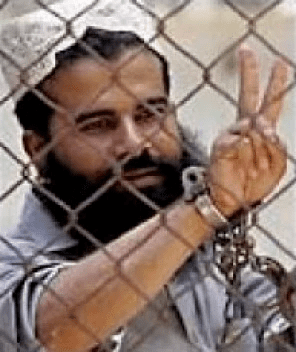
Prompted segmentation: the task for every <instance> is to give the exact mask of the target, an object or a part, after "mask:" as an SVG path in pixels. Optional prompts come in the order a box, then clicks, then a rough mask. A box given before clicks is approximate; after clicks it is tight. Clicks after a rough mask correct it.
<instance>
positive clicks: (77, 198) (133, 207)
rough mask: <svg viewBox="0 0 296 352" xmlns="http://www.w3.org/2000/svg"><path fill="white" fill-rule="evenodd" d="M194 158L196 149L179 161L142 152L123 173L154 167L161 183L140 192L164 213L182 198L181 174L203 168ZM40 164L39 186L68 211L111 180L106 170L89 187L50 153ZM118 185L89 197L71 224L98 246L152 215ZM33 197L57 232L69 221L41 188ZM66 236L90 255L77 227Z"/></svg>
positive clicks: (139, 200)
mask: <svg viewBox="0 0 296 352" xmlns="http://www.w3.org/2000/svg"><path fill="white" fill-rule="evenodd" d="M195 150H196V147H195ZM196 155H199V156H200V155H201V152H200V150H198V153H196V154H195V156H193V155H191V154H190V153H188V152H187V151H185V150H184V151H183V155H182V158H181V159H180V160H168V159H165V160H164V159H161V160H160V159H159V160H156V159H152V158H151V157H150V156H149V154H148V152H146V151H144V152H143V154H142V155H140V156H139V157H137V158H133V159H131V160H130V161H129V162H128V163H127V164H126V165H125V166H124V169H125V170H129V169H133V168H137V167H139V168H140V167H149V166H157V167H158V169H159V171H160V172H161V174H162V175H163V176H164V180H165V181H164V182H163V183H162V184H161V185H160V186H157V187H147V188H146V189H142V190H141V193H142V194H143V195H144V196H146V197H147V198H149V200H151V201H152V202H153V203H154V204H155V205H156V206H157V207H159V208H164V207H166V206H168V205H169V204H171V203H172V202H174V201H175V200H177V199H178V198H179V197H181V195H182V193H183V187H182V182H181V174H182V170H183V169H184V168H185V167H188V166H189V165H197V164H199V165H200V164H203V163H204V160H201V159H202V158H200V157H196ZM45 165H46V166H45V167H44V168H43V169H42V170H41V175H42V177H43V178H45V179H46V180H47V183H46V184H45V185H44V187H45V188H46V189H47V190H48V191H50V192H51V193H53V194H54V195H55V196H56V197H58V198H59V199H61V200H62V201H63V202H64V203H66V204H67V205H68V206H70V207H71V209H75V208H76V207H77V206H79V204H81V202H84V201H85V200H87V199H90V197H92V196H93V194H94V193H95V192H99V190H100V188H101V187H102V186H103V185H104V184H106V182H107V181H108V180H109V179H110V177H112V170H109V171H107V172H106V174H105V176H104V178H103V179H102V178H101V179H100V180H99V181H98V182H95V183H92V182H90V181H89V180H88V179H87V178H86V177H85V176H82V175H76V174H73V172H72V171H71V170H70V169H69V168H68V167H66V166H65V165H63V164H62V163H61V162H60V161H59V160H58V159H57V158H56V156H55V154H54V152H49V153H48V155H47V160H46V163H45ZM118 186H119V185H118V184H115V185H114V186H112V187H111V188H109V189H108V190H107V191H106V192H105V193H103V194H100V195H98V196H97V197H94V199H92V201H91V202H89V205H88V206H86V207H85V208H83V209H82V210H80V211H79V216H78V220H77V224H78V225H79V226H80V227H82V228H83V229H85V230H86V231H87V232H88V233H89V234H91V236H93V237H94V238H95V239H97V240H99V241H100V242H101V243H103V244H106V243H108V242H110V241H112V240H114V239H116V238H118V237H119V236H120V235H121V234H122V233H124V232H126V231H128V230H130V229H131V228H133V227H135V226H137V225H138V224H140V223H141V222H143V221H145V220H147V219H149V218H150V217H152V216H153V215H154V214H155V213H156V211H155V209H153V208H151V206H149V205H148V204H146V203H145V202H143V200H141V199H139V198H138V197H137V196H136V195H135V194H133V193H132V192H130V191H128V190H126V189H124V188H123V187H122V186H121V187H119V188H118ZM33 192H34V193H35V194H36V195H37V197H38V198H39V199H40V200H41V202H42V203H43V205H44V206H45V208H46V209H47V211H49V212H50V214H51V215H52V216H53V217H54V219H55V221H57V222H58V223H59V225H60V226H62V227H63V226H65V225H67V224H68V222H69V218H70V217H69V214H68V212H67V211H66V210H65V209H63V208H62V207H60V206H59V205H58V204H57V203H56V202H54V201H53V200H52V199H50V198H48V197H47V196H45V195H44V193H43V192H42V189H39V188H38V187H35V188H34V189H33ZM69 233H70V234H71V236H73V237H75V238H76V239H79V245H80V249H81V250H82V251H83V253H85V252H91V251H92V250H94V249H95V248H96V246H95V245H94V243H92V241H90V240H89V239H86V237H85V236H84V235H83V234H82V233H81V232H80V231H79V230H77V226H73V227H72V228H71V229H70V231H69Z"/></svg>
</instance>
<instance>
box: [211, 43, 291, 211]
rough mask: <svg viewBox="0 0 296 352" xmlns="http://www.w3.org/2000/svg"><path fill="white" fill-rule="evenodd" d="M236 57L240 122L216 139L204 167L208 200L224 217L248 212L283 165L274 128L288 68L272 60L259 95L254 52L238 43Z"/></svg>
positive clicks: (283, 156)
mask: <svg viewBox="0 0 296 352" xmlns="http://www.w3.org/2000/svg"><path fill="white" fill-rule="evenodd" d="M239 60H240V73H241V90H240V99H239V120H238V122H237V123H236V124H235V125H234V126H232V127H231V128H230V129H228V130H227V131H226V132H225V133H223V134H222V135H221V136H220V137H218V139H217V140H216V141H215V143H214V145H213V149H212V153H211V163H210V167H209V170H208V185H209V188H210V194H211V197H212V200H213V202H214V203H215V205H216V206H217V207H218V209H219V210H220V211H221V212H222V213H223V214H224V215H226V216H230V215H232V214H233V213H235V212H236V211H238V210H241V209H245V210H248V209H249V207H250V206H252V205H253V204H256V203H257V202H259V201H261V200H262V199H263V198H264V197H265V196H266V195H268V194H269V193H270V192H271V191H272V190H273V189H274V187H275V186H276V185H277V184H278V182H279V180H280V179H281V177H282V176H283V175H284V173H285V171H286V163H287V155H286V151H285V148H284V146H283V144H282V143H281V142H280V140H279V138H278V136H277V131H276V128H277V124H278V121H279V118H280V113H281V110H282V105H283V96H284V93H285V88H286V85H287V76H288V66H287V64H286V63H285V62H284V61H283V60H282V59H277V60H276V62H275V63H274V65H273V68H272V73H271V77H270V80H269V83H268V87H267V89H266V92H265V94H264V96H263V98H262V99H260V97H261V94H260V85H259V65H258V60H257V57H256V54H255V52H254V51H253V50H251V49H249V48H248V47H246V46H242V47H241V48H240V51H239Z"/></svg>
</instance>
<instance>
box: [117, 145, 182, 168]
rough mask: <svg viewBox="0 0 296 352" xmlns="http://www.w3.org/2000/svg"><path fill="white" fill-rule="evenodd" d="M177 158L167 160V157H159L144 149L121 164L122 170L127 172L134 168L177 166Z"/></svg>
mask: <svg viewBox="0 0 296 352" xmlns="http://www.w3.org/2000/svg"><path fill="white" fill-rule="evenodd" d="M179 164H180V163H179V162H178V161H177V160H169V159H167V158H165V159H164V158H159V157H155V156H152V155H150V154H149V153H148V152H147V151H146V150H144V151H143V152H142V154H141V155H139V156H136V157H133V158H131V159H129V160H128V161H127V162H126V163H125V164H123V165H122V171H123V173H124V172H129V171H133V170H135V169H145V168H150V167H156V168H159V169H163V168H167V167H177V168H178V166H179Z"/></svg>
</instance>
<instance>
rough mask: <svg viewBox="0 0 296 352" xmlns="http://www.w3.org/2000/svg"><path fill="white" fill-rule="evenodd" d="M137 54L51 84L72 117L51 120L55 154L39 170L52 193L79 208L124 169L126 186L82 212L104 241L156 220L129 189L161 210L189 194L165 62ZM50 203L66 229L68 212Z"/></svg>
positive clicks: (85, 67)
mask: <svg viewBox="0 0 296 352" xmlns="http://www.w3.org/2000/svg"><path fill="white" fill-rule="evenodd" d="M133 54H134V52H129V53H127V54H126V55H125V56H124V57H123V58H121V59H120V60H117V61H116V62H112V63H110V62H109V63H108V64H107V63H106V66H103V65H102V64H98V63H97V62H95V61H94V60H91V59H81V60H80V61H77V62H75V63H74V64H73V65H71V66H69V68H66V69H63V70H61V71H60V72H59V73H57V74H56V77H55V79H54V81H52V82H50V85H49V86H45V89H48V92H49V93H50V95H51V96H52V97H53V98H54V99H55V101H57V103H58V104H59V105H60V106H61V107H63V109H65V110H66V111H67V112H68V113H62V112H56V113H55V114H54V115H53V117H52V118H51V122H50V137H51V140H50V143H51V148H50V152H49V153H48V155H47V157H46V158H45V159H44V162H43V166H42V167H41V168H40V171H41V174H42V175H43V176H44V177H46V178H47V179H48V180H49V182H50V183H49V184H48V185H46V187H47V188H48V189H49V190H50V191H52V192H53V193H55V195H56V196H57V197H59V198H60V199H62V200H63V201H65V202H66V203H67V204H68V205H70V206H72V207H74V208H75V207H77V206H78V205H79V204H80V202H83V201H84V200H85V199H87V198H88V197H90V196H91V195H92V194H93V193H94V192H96V191H97V190H98V189H100V188H101V187H102V186H103V185H104V184H105V183H106V182H107V180H109V179H110V177H112V176H114V175H116V170H115V169H114V167H115V166H116V165H118V164H119V163H122V168H121V177H119V181H118V182H116V183H115V184H114V185H113V186H112V187H111V188H110V189H108V190H107V191H106V192H105V193H104V194H100V195H99V197H95V198H94V199H93V198H92V201H91V202H90V204H89V205H88V206H87V207H86V208H85V209H83V210H82V211H80V212H79V224H80V225H81V226H83V227H84V228H85V229H87V230H88V231H90V232H91V233H92V234H94V235H95V236H96V237H97V238H99V239H100V240H101V241H102V242H108V241H110V240H112V239H114V238H116V237H118V236H119V235H120V234H121V233H123V232H124V231H127V230H128V229H130V228H131V227H133V226H135V225H137V224H139V223H140V222H142V221H143V220H145V219H147V218H148V217H150V216H152V215H153V214H154V210H153V209H151V208H150V207H149V206H147V204H145V203H144V202H143V201H142V200H141V199H139V198H138V197H137V196H136V195H135V194H133V192H132V191H131V189H130V188H129V187H126V184H128V185H129V186H132V189H134V190H137V191H138V190H139V191H140V192H141V193H143V194H144V195H146V196H147V197H148V198H149V199H151V200H152V201H153V202H155V203H156V204H158V205H159V206H161V207H163V206H166V205H168V204H170V203H171V202H172V201H174V200H175V199H176V198H177V197H178V196H180V195H181V193H182V185H181V182H180V170H181V168H182V166H181V159H182V158H181V157H182V154H183V149H182V148H181V141H180V136H179V133H178V129H177V126H176V122H175V117H174V116H173V114H169V113H168V112H169V107H168V98H167V94H166V92H165V88H164V83H163V74H162V67H161V64H160V62H159V60H158V59H157V58H156V57H154V56H153V55H152V54H151V53H148V52H143V53H141V54H140V55H137V56H136V57H134V58H132V56H133ZM129 58H130V59H131V60H130V61H129V62H128V63H127V64H126V65H123V63H124V62H126V60H128V59H129ZM120 66H121V69H120V71H118V72H120V73H119V74H118V75H117V80H114V78H113V77H114V73H115V72H116V69H118V68H119V67H120ZM147 105H148V106H150V107H151V108H152V109H153V110H154V112H153V111H151V110H150V109H149V107H147ZM125 161H127V162H126V163H125ZM120 180H124V181H125V182H126V183H125V184H123V183H122V182H120ZM43 200H44V202H45V203H46V205H47V207H48V209H49V210H51V212H52V213H53V215H54V216H55V217H56V219H57V220H58V221H59V222H61V223H63V224H64V222H65V220H66V221H67V214H62V215H61V216H60V215H58V214H59V213H60V210H61V209H59V207H58V206H56V204H52V203H51V202H48V200H46V199H43ZM58 217H59V219H58Z"/></svg>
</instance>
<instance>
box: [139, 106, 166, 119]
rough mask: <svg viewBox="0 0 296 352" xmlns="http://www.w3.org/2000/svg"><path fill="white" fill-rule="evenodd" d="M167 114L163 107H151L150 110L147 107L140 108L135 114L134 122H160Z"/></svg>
mask: <svg viewBox="0 0 296 352" xmlns="http://www.w3.org/2000/svg"><path fill="white" fill-rule="evenodd" d="M166 113H167V108H166V106H164V105H159V106H158V105H157V106H151V109H149V108H147V107H141V108H140V109H138V111H137V112H136V114H135V120H136V122H139V123H141V122H143V123H150V122H157V121H161V120H162V118H163V117H165V115H166Z"/></svg>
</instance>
